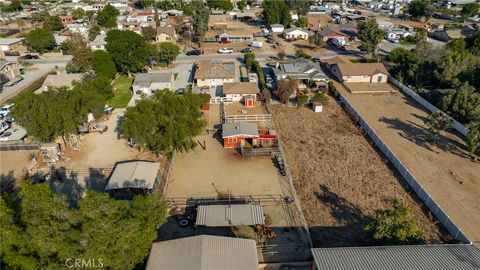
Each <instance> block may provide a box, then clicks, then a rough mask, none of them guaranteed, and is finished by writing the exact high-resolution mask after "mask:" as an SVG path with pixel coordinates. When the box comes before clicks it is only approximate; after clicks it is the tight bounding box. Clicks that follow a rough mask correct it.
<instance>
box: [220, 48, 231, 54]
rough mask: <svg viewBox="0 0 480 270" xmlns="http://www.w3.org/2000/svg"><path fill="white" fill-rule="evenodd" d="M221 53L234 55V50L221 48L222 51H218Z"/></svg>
mask: <svg viewBox="0 0 480 270" xmlns="http://www.w3.org/2000/svg"><path fill="white" fill-rule="evenodd" d="M218 52H219V53H224V54H225V53H233V49H232V48H221V49H220V50H218Z"/></svg>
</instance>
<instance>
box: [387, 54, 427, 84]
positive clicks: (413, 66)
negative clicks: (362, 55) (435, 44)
mask: <svg viewBox="0 0 480 270" xmlns="http://www.w3.org/2000/svg"><path fill="white" fill-rule="evenodd" d="M388 60H389V61H390V62H393V63H395V66H394V67H393V70H392V71H393V74H395V77H396V78H397V79H399V80H400V81H401V82H412V81H413V80H414V79H415V75H416V74H417V70H418V68H419V63H420V61H419V60H418V59H417V55H416V54H415V53H414V52H412V51H409V50H406V49H404V48H395V49H393V50H392V51H391V52H390V54H389V56H388Z"/></svg>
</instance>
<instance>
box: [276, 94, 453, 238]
mask: <svg viewBox="0 0 480 270" xmlns="http://www.w3.org/2000/svg"><path fill="white" fill-rule="evenodd" d="M273 117H274V120H275V123H276V124H277V127H278V130H279V135H280V140H281V141H282V143H283V145H284V147H285V152H286V159H287V161H288V165H289V169H290V170H291V172H292V176H293V178H294V182H295V187H296V189H297V193H298V195H299V197H300V200H301V203H302V208H303V209H304V213H305V217H306V219H307V223H308V225H309V227H310V231H311V234H312V238H313V241H314V245H315V246H316V247H334V246H358V245H368V240H367V239H366V236H365V234H364V232H363V224H364V223H365V222H366V221H367V220H368V219H369V218H370V217H371V216H372V215H373V214H374V213H375V211H376V210H381V209H386V208H388V207H389V205H390V204H389V202H390V201H391V200H392V199H394V198H395V199H398V200H400V201H402V202H404V203H405V204H406V205H407V206H408V207H409V208H410V209H412V211H413V213H414V215H415V220H416V222H417V224H418V225H419V226H420V227H421V228H422V229H423V230H425V231H426V235H427V242H428V243H444V242H450V241H452V238H451V236H450V235H449V234H448V233H447V232H446V231H444V230H443V229H442V228H441V227H440V226H439V225H437V223H436V221H435V220H434V218H433V217H432V215H431V214H429V213H428V212H427V211H426V210H427V209H426V207H424V206H422V204H421V202H420V200H419V199H418V197H416V196H415V194H414V193H413V191H412V190H410V189H409V187H408V186H407V185H406V183H404V182H403V180H402V179H401V176H399V175H398V174H397V173H395V171H394V170H393V168H390V167H389V166H388V165H387V161H386V158H385V157H383V156H382V155H381V153H379V152H377V151H376V149H375V147H374V146H373V145H371V144H370V143H369V141H368V140H367V139H366V138H365V137H364V136H363V134H362V133H361V132H360V130H359V129H358V128H357V127H356V126H355V124H354V123H353V122H352V120H351V119H350V118H349V116H348V115H347V113H346V112H345V111H344V110H343V109H342V108H341V107H340V106H339V105H338V104H337V103H336V102H335V101H333V99H331V100H330V104H329V105H328V106H327V107H326V108H324V112H322V113H314V112H313V111H311V110H309V109H307V108H288V107H283V106H274V107H273Z"/></svg>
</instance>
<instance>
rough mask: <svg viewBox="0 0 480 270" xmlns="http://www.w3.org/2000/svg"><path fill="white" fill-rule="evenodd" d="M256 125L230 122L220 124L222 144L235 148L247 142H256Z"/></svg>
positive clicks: (253, 143) (257, 135)
mask: <svg viewBox="0 0 480 270" xmlns="http://www.w3.org/2000/svg"><path fill="white" fill-rule="evenodd" d="M258 137H259V134H258V127H257V124H256V123H248V122H230V123H225V124H223V125H222V138H223V146H224V147H225V148H237V147H240V146H242V145H244V144H245V141H246V140H248V143H250V144H251V145H256V144H257V138H258Z"/></svg>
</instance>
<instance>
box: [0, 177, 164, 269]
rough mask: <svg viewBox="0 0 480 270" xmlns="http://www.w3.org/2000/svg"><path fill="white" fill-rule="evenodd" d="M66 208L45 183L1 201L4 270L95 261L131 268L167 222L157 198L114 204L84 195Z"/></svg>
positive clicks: (103, 197) (102, 197) (92, 194)
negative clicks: (75, 204)
mask: <svg viewBox="0 0 480 270" xmlns="http://www.w3.org/2000/svg"><path fill="white" fill-rule="evenodd" d="M77 204H78V206H79V207H78V209H77V208H74V207H71V206H69V205H68V203H67V200H66V198H65V196H62V195H59V194H56V193H54V192H52V190H51V188H50V187H49V185H48V184H47V183H43V184H28V183H24V184H22V186H21V189H20V192H19V193H15V194H12V195H10V194H5V193H4V194H2V197H1V198H0V222H1V224H2V226H1V227H0V237H1V239H2V249H1V251H0V252H1V256H2V265H3V266H4V267H5V268H7V269H61V268H65V261H66V259H69V258H79V259H86V260H89V259H90V260H92V259H95V260H96V262H97V263H98V262H100V259H101V260H102V261H101V262H102V264H103V267H104V268H105V269H135V267H136V266H137V265H138V264H140V263H142V262H143V261H144V260H145V258H146V257H147V255H148V252H149V250H150V248H151V245H152V242H153V241H154V240H155V239H156V238H157V230H158V228H159V226H160V225H161V224H163V223H164V222H165V221H166V216H167V213H166V207H165V203H164V201H163V198H162V196H161V195H160V194H158V193H155V194H151V195H148V196H145V197H144V196H136V197H134V198H133V200H132V201H131V202H126V201H117V200H114V199H112V198H110V196H109V195H108V194H106V193H98V192H95V191H92V190H88V191H87V192H86V193H85V196H84V197H82V198H80V199H79V201H78V202H77Z"/></svg>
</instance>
